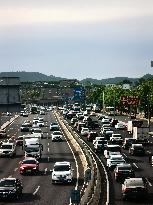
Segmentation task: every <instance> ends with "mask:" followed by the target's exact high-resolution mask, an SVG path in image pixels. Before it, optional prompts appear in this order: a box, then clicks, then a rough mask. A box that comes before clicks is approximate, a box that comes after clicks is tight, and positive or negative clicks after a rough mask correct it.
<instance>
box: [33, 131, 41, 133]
mask: <svg viewBox="0 0 153 205" xmlns="http://www.w3.org/2000/svg"><path fill="white" fill-rule="evenodd" d="M41 132H42V131H41V130H34V133H41Z"/></svg>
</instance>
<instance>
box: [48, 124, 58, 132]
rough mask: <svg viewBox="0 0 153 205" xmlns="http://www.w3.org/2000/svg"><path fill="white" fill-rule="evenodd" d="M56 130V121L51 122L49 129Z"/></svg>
mask: <svg viewBox="0 0 153 205" xmlns="http://www.w3.org/2000/svg"><path fill="white" fill-rule="evenodd" d="M57 130H59V125H58V123H57V122H52V123H51V124H50V131H57Z"/></svg>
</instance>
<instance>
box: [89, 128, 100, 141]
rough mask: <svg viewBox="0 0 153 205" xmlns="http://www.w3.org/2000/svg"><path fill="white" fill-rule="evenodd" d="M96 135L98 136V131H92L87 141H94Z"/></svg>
mask: <svg viewBox="0 0 153 205" xmlns="http://www.w3.org/2000/svg"><path fill="white" fill-rule="evenodd" d="M96 137H98V133H97V132H93V131H91V132H89V133H88V135H87V141H89V142H92V141H93V140H94V139H95V138H96Z"/></svg>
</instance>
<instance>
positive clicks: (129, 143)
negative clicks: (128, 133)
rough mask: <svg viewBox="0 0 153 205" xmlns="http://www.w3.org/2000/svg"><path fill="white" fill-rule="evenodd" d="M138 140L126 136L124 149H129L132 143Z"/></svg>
mask: <svg viewBox="0 0 153 205" xmlns="http://www.w3.org/2000/svg"><path fill="white" fill-rule="evenodd" d="M135 142H136V140H135V139H133V138H125V139H124V141H123V146H122V147H123V149H129V148H130V147H131V145H132V143H135Z"/></svg>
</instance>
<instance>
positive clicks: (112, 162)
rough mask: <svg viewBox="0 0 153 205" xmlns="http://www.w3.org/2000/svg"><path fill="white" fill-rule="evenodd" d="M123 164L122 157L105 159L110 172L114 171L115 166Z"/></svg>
mask: <svg viewBox="0 0 153 205" xmlns="http://www.w3.org/2000/svg"><path fill="white" fill-rule="evenodd" d="M123 163H125V159H124V158H123V156H122V155H110V157H109V159H107V167H108V169H110V170H113V169H115V167H116V165H118V164H123Z"/></svg>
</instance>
